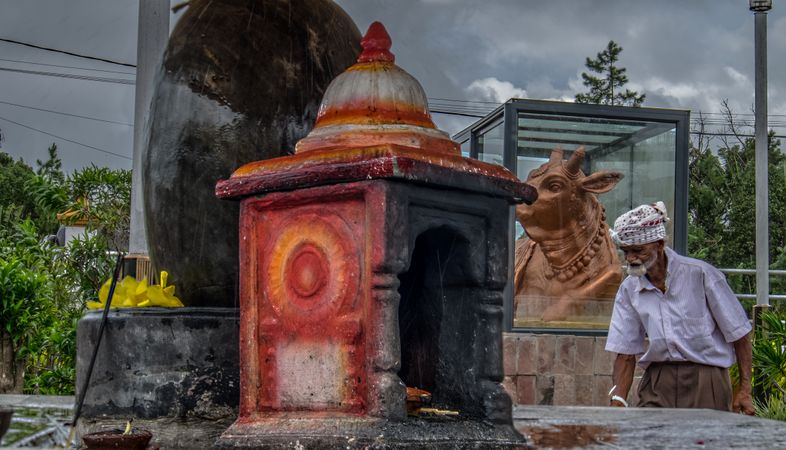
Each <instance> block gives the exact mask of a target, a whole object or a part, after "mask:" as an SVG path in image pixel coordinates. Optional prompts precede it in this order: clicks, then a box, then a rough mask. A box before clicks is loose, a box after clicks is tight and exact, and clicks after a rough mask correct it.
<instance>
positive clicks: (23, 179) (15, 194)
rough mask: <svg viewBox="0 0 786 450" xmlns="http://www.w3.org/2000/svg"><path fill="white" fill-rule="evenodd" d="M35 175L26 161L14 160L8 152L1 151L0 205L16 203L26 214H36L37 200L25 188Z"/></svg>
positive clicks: (5, 205)
mask: <svg viewBox="0 0 786 450" xmlns="http://www.w3.org/2000/svg"><path fill="white" fill-rule="evenodd" d="M34 176H35V172H33V169H32V168H31V167H30V166H28V165H27V164H25V163H24V161H22V160H21V159H18V160H14V159H13V158H12V157H11V156H10V155H8V153H4V152H0V186H2V188H0V207H8V206H11V205H16V206H18V207H19V208H21V209H22V213H23V214H24V215H25V216H30V215H33V214H35V211H36V205H35V201H34V200H33V199H32V198H30V196H29V195H27V193H26V190H25V186H26V185H27V183H28V182H29V180H31V179H32V178H33V177H34Z"/></svg>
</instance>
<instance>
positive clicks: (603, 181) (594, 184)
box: [581, 170, 624, 194]
mask: <svg viewBox="0 0 786 450" xmlns="http://www.w3.org/2000/svg"><path fill="white" fill-rule="evenodd" d="M623 177H624V175H623V174H622V173H620V172H609V171H606V170H601V171H600V172H595V173H593V174H592V175H588V176H586V177H584V178H582V180H581V187H582V188H583V189H584V190H585V191H587V192H592V193H595V194H602V193H604V192H609V191H610V190H612V189H614V186H616V185H617V183H619V182H620V180H621V179H622V178H623Z"/></svg>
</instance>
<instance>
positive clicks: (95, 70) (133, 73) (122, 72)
mask: <svg viewBox="0 0 786 450" xmlns="http://www.w3.org/2000/svg"><path fill="white" fill-rule="evenodd" d="M0 61H5V62H13V63H20V64H31V65H34V66H46V67H60V68H63V69H77V70H89V71H91V72H106V73H120V74H123V75H134V76H136V72H124V71H122V70H106V69H89V68H87V67H76V66H63V65H60V64H46V63H39V62H32V61H22V60H19V59H5V58H0Z"/></svg>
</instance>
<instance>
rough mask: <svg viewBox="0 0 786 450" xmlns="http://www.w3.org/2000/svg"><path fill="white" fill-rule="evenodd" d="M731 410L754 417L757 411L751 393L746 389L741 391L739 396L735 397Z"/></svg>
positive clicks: (738, 393)
mask: <svg viewBox="0 0 786 450" xmlns="http://www.w3.org/2000/svg"><path fill="white" fill-rule="evenodd" d="M731 410H732V411H734V412H738V413H743V414H747V415H749V416H752V415H754V414H756V410H755V409H754V408H753V399H752V398H751V393H750V391H748V390H746V389H740V391H739V392H737V395H735V396H734V402H732V404H731Z"/></svg>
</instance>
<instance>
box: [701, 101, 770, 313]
mask: <svg viewBox="0 0 786 450" xmlns="http://www.w3.org/2000/svg"><path fill="white" fill-rule="evenodd" d="M724 108H726V109H725V111H726V116H727V121H729V123H728V127H729V130H730V131H731V132H730V133H728V134H731V135H732V136H736V137H737V140H736V141H734V142H729V141H724V142H723V145H722V146H721V147H720V148H718V149H715V150H712V149H710V148H709V146H707V145H702V144H701V143H698V144H695V145H694V146H693V147H692V148H691V150H690V156H689V171H690V172H689V173H690V179H689V187H688V209H689V217H688V219H689V222H688V233H689V235H688V251H689V253H690V254H691V255H692V256H695V257H699V258H702V259H705V260H708V261H709V262H711V263H712V264H714V265H716V266H718V267H724V268H744V269H753V268H755V265H756V263H755V253H754V251H753V243H754V242H755V240H756V239H755V232H756V230H755V221H754V220H753V218H754V217H755V215H756V196H755V140H754V139H752V138H746V137H744V136H742V135H741V134H740V133H738V132H737V129H736V125H735V124H734V123H733V122H731V121H730V119H731V117H733V115H732V114H731V112H730V110H729V109H728V107H727V106H726V105H724ZM768 147H769V151H768V155H769V156H768V159H769V161H768V162H769V168H768V184H769V230H770V232H769V234H770V236H769V237H770V241H769V254H770V255H771V259H770V268H771V269H784V268H786V154H784V153H783V151H782V150H781V142H780V141H779V140H777V139H775V137H774V133H772V132H770V134H769V139H768ZM728 279H729V283H730V284H731V286H732V289H733V290H734V291H735V292H738V293H754V292H756V286H755V281H756V280H755V277H753V276H747V275H729V276H728ZM770 284H771V290H772V292H777V293H783V292H786V279H784V278H783V277H773V278H772V280H771V283H770ZM744 303H746V306H749V305H747V303H750V302H744ZM776 307H780V305H776Z"/></svg>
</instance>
